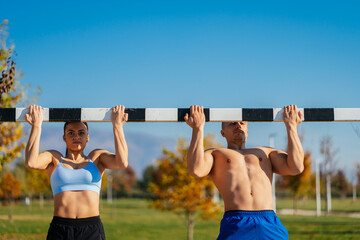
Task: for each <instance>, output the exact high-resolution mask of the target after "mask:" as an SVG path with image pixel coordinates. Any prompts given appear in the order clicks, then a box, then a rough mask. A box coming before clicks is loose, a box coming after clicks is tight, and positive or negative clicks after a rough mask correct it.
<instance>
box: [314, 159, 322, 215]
mask: <svg viewBox="0 0 360 240" xmlns="http://www.w3.org/2000/svg"><path fill="white" fill-rule="evenodd" d="M315 164H316V165H315V178H316V216H320V215H321V195H320V160H319V159H318V158H317V159H316V163H315Z"/></svg>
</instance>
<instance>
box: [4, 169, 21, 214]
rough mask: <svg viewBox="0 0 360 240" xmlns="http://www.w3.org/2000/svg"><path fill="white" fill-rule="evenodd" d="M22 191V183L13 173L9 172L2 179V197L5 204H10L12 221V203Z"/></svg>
mask: <svg viewBox="0 0 360 240" xmlns="http://www.w3.org/2000/svg"><path fill="white" fill-rule="evenodd" d="M20 193H21V184H20V181H19V180H17V179H16V178H15V177H14V176H13V175H12V174H11V173H9V172H7V173H5V174H4V175H2V177H1V179H0V197H1V198H2V199H3V200H4V201H3V204H5V205H8V206H9V208H10V211H9V220H10V221H12V203H13V202H14V200H15V199H16V198H18V197H19V195H20Z"/></svg>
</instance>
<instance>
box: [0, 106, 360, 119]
mask: <svg viewBox="0 0 360 240" xmlns="http://www.w3.org/2000/svg"><path fill="white" fill-rule="evenodd" d="M298 110H299V111H301V112H302V113H303V120H304V121H307V122H334V121H335V122H345V121H349V122H357V121H360V108H298ZM111 111H112V110H111V108H43V117H44V121H45V122H65V121H85V122H110V121H111ZM28 112H29V109H28V108H0V122H24V121H26V120H25V114H27V113H28ZM125 112H126V113H128V115H129V120H128V121H129V122H183V121H184V116H185V114H186V113H189V112H190V109H189V108H126V109H125ZM204 112H205V117H206V121H208V122H229V121H249V122H280V121H282V115H283V108H204Z"/></svg>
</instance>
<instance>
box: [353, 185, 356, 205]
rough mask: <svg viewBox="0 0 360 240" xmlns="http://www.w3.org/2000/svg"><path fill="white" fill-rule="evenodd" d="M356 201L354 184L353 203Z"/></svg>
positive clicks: (354, 186)
mask: <svg viewBox="0 0 360 240" xmlns="http://www.w3.org/2000/svg"><path fill="white" fill-rule="evenodd" d="M355 201H356V185H355V184H353V202H355Z"/></svg>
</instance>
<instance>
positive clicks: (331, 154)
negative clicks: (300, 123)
mask: <svg viewBox="0 0 360 240" xmlns="http://www.w3.org/2000/svg"><path fill="white" fill-rule="evenodd" d="M320 146H321V147H320V152H321V154H323V155H324V162H325V169H324V171H323V173H324V175H325V182H326V200H327V201H326V209H327V212H330V211H331V177H332V175H333V173H334V171H335V156H336V154H337V153H338V151H339V149H338V148H334V147H333V142H332V138H331V137H330V136H325V137H323V139H321V142H320Z"/></svg>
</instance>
